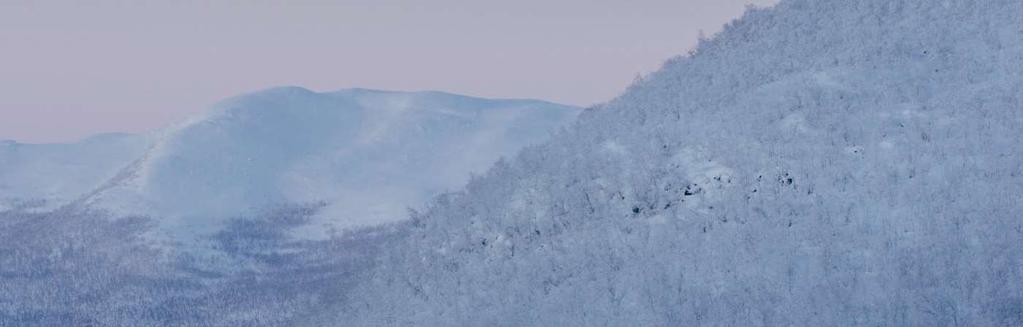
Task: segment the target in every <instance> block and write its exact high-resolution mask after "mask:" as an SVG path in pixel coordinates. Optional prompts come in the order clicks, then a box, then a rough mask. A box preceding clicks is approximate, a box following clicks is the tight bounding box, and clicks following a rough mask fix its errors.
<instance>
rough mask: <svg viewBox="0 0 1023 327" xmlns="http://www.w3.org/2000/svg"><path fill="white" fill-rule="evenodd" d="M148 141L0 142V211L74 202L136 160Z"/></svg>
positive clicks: (110, 137) (112, 137) (121, 137)
mask: <svg viewBox="0 0 1023 327" xmlns="http://www.w3.org/2000/svg"><path fill="white" fill-rule="evenodd" d="M149 143H150V141H149V138H148V137H146V136H140V135H132V134H103V135H97V136H94V137H90V138H87V139H85V140H82V141H80V142H77V143H69V144H22V143H18V142H14V141H3V142H0V211H3V210H6V209H10V208H14V207H22V208H35V209H38V210H49V209H53V208H54V207H57V206H60V205H63V204H66V203H68V202H70V201H72V200H75V199H76V198H78V197H79V196H81V195H82V194H84V193H87V192H89V191H91V190H93V189H95V188H96V186H97V185H100V184H102V183H104V182H105V181H107V180H108V179H110V178H112V177H113V176H115V175H116V174H117V172H118V171H120V170H121V168H123V167H124V166H126V165H128V164H129V163H131V162H132V161H134V160H135V159H138V158H139V156H141V155H142V154H143V153H144V152H145V150H146V149H147V148H148V146H149Z"/></svg>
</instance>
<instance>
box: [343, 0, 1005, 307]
mask: <svg viewBox="0 0 1023 327" xmlns="http://www.w3.org/2000/svg"><path fill="white" fill-rule="evenodd" d="M1021 17H1023V3H1020V2H1019V1H1015V0H983V1H975V0H970V1H967V0H949V1H930V0H896V1H891V0H866V1H841V0H787V1H782V2H781V3H780V4H779V5H777V6H776V7H773V8H768V9H753V10H751V11H749V12H747V13H746V15H745V16H744V17H743V18H741V19H739V20H736V21H734V22H732V23H730V24H729V25H728V26H726V28H725V29H724V31H723V32H721V33H720V34H719V35H717V36H715V37H713V38H710V39H707V40H705V41H704V42H701V44H700V46H699V48H698V49H696V50H695V51H693V52H692V53H691V54H690V55H688V56H685V57H679V58H675V59H672V60H670V61H669V62H667V63H666V64H665V65H664V67H663V68H662V69H661V70H660V71H658V72H655V73H653V74H651V75H650V76H647V77H645V78H643V79H641V80H639V81H637V83H636V84H635V85H633V86H632V87H630V89H629V90H628V91H627V92H626V93H625V94H623V95H622V96H620V97H619V98H617V99H615V100H613V101H611V102H609V103H607V104H605V105H602V106H598V107H596V108H593V109H590V110H588V111H587V112H586V113H584V114H583V115H582V117H581V119H580V121H579V122H578V123H577V124H576V125H575V126H574V127H572V128H570V129H568V130H566V131H564V132H562V133H561V134H560V135H558V136H556V137H555V138H554V140H553V141H551V142H550V143H548V144H545V145H542V146H538V147H533V148H529V149H526V150H525V151H523V152H522V153H520V154H519V155H518V156H516V157H515V158H513V159H509V160H506V161H503V162H502V163H499V164H498V165H497V166H496V167H494V168H493V169H492V170H491V171H490V172H489V173H487V174H486V175H485V176H482V177H480V178H477V179H475V180H473V181H472V182H471V183H470V184H469V185H468V187H467V188H466V189H465V190H463V191H461V192H458V193H455V194H451V195H449V196H446V197H442V198H440V199H438V200H437V201H436V202H435V204H434V205H433V206H432V208H431V209H430V210H428V211H427V212H425V213H423V214H421V215H420V216H418V217H414V218H413V222H414V224H412V226H413V227H412V228H411V230H410V231H409V235H408V237H407V238H406V239H405V241H404V243H403V244H401V245H400V246H398V247H397V248H395V249H394V250H393V251H389V252H387V253H386V256H385V257H383V258H382V259H381V264H380V265H379V266H378V267H377V268H376V269H375V273H374V275H373V276H374V277H373V279H372V280H371V281H368V282H366V283H363V284H361V285H360V286H359V288H357V290H356V291H357V292H358V294H357V295H356V296H354V298H355V299H356V301H355V302H351V303H349V304H348V306H346V307H344V308H339V309H338V315H337V317H335V318H334V320H331V321H330V322H333V323H338V324H354V325H467V326H476V325H480V326H482V325H502V326H521V325H560V326H566V325H580V326H594V325H617V326H625V325H629V326H631V325H654V326H673V325H714V326H789V325H806V326H849V325H866V326H877V325H900V326H905V325H920V326H945V325H947V326H954V325H982V326H1012V325H1020V324H1023V309H1021V308H1023V252H1021V251H1019V250H1020V249H1021V244H1023V220H1021V219H1020V212H1023V207H1021V205H1023V146H1021V145H1020V143H1019V142H1018V140H1020V139H1023V133H1021V131H1023V101H1021V100H1023V99H1021V95H1023V78H1021V77H1023V70H1021V69H1020V67H1023V19H1020V18H1021ZM324 323H327V321H324Z"/></svg>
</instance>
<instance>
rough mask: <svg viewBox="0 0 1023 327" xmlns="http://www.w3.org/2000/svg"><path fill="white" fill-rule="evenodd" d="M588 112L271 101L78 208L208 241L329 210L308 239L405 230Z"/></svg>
mask: <svg viewBox="0 0 1023 327" xmlns="http://www.w3.org/2000/svg"><path fill="white" fill-rule="evenodd" d="M579 111H580V110H579V109H577V108H574V107H569V106H562V105H556V104H552V103H547V102H542V101H532V100H488V99H480V98H472V97H465V96H458V95H453V94H447V93H440V92H415V93H402V92H385V91H372V90H363V89H350V90H343V91H338V92H332V93H316V92H312V91H309V90H306V89H302V88H297V87H286V88H275V89H269V90H265V91H261V92H256V93H252V94H247V95H242V96H239V97H236V98H233V99H229V100H225V101H223V102H222V103H220V104H217V105H216V106H215V107H214V108H213V109H212V110H210V111H209V112H208V113H206V114H205V115H201V116H198V117H195V118H194V119H192V120H189V121H187V122H185V123H182V124H179V125H178V126H174V127H172V128H169V129H167V130H165V131H161V132H159V133H157V134H158V136H156V137H155V139H156V140H155V141H154V142H153V145H152V146H151V147H150V148H149V149H148V150H147V151H146V152H145V153H144V154H142V155H141V156H139V157H138V160H136V161H134V162H132V163H131V164H129V165H126V168H124V169H123V170H122V171H120V172H119V173H118V174H117V175H116V176H115V177H112V178H111V179H110V180H108V181H106V182H105V183H103V184H96V189H95V190H93V191H91V192H89V193H88V194H86V195H84V196H83V197H82V198H81V199H79V200H78V203H79V204H82V205H85V206H88V207H92V208H101V209H105V210H109V211H112V212H114V213H116V214H117V215H140V214H141V215H148V216H152V217H156V218H158V219H159V221H161V224H162V225H163V227H166V228H167V229H170V230H173V231H175V232H186V233H189V234H194V233H199V234H202V233H205V232H212V231H213V230H216V229H217V228H219V227H222V223H223V221H224V220H225V219H228V218H234V217H237V216H244V215H248V214H252V213H254V212H257V211H260V210H264V209H267V208H273V207H275V206H278V205H286V204H306V203H312V202H323V203H326V204H327V207H326V208H325V209H324V210H322V211H321V216H320V217H318V220H317V221H316V222H315V223H313V224H312V225H310V226H307V228H306V229H305V230H303V231H301V232H303V233H308V234H309V235H311V236H313V237H320V236H323V235H324V233H325V232H326V231H329V230H330V229H331V228H345V227H351V226H362V225H370V224H377V223H385V222H392V221H395V220H399V219H403V218H405V217H406V216H407V209H408V208H415V207H419V206H420V205H422V204H424V203H425V202H427V200H428V199H429V198H430V197H432V196H434V195H437V194H440V193H442V192H444V191H447V190H455V189H457V188H459V187H461V186H462V185H463V184H464V183H465V182H466V181H468V179H469V177H470V174H471V173H480V172H483V171H485V169H486V168H487V167H489V166H490V165H492V164H493V163H494V162H495V161H496V160H497V159H498V158H499V157H500V156H502V155H510V154H513V153H514V152H515V151H517V150H518V149H520V148H522V147H524V146H527V145H530V144H535V143H538V142H540V141H543V140H546V139H547V138H548V137H549V136H550V135H551V133H552V132H553V131H554V130H556V129H557V128H559V127H561V126H564V125H566V124H568V123H569V122H571V121H573V120H574V119H575V117H576V115H577V114H578V113H579Z"/></svg>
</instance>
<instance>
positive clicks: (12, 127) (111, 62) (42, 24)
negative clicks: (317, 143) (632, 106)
mask: <svg viewBox="0 0 1023 327" xmlns="http://www.w3.org/2000/svg"><path fill="white" fill-rule="evenodd" d="M88 2H89V3H88V4H86V3H84V2H80V1H72V0H66V1H53V0H50V1H47V0H24V1H22V0H6V1H0V140H3V139H14V140H19V141H23V142H65V141H73V140H76V139H79V138H82V137H84V136H87V135H90V134H94V133H100V132H113V131H120V132H140V131H145V130H150V129H154V128H158V127H160V126H164V125H166V124H169V123H173V122H175V121H178V120H181V119H184V118H185V117H187V116H188V115H190V114H194V113H196V112H199V111H202V110H204V109H205V108H207V107H208V106H209V105H210V104H212V103H213V102H215V101H217V100H219V99H222V98H225V97H229V96H232V95H236V94H238V93H243V92H248V91H253V90H259V89H263V88H268V87H273V86H282V85H297V86H303V87H307V88H310V89H313V90H317V91H330V90H336V89H342V88H350V87H364V88H377V89H388V90H440V91H448V92H453V93H460V94H467V95H474V96H482V97H498V98H537V99H544V100H549V101H554V102H560V103H565V104H574V105H583V106H585V105H590V104H594V103H599V102H603V101H606V100H609V99H611V98H612V97H614V96H615V95H617V94H618V93H620V92H621V91H622V90H624V88H625V87H626V86H627V85H628V84H629V83H630V82H631V81H632V80H633V78H634V77H635V76H636V74H639V73H648V72H651V71H653V70H655V69H657V68H658V67H659V66H660V64H661V62H663V61H664V60H665V59H667V58H669V57H671V56H674V55H677V54H681V53H684V52H685V51H686V50H687V49H689V48H691V47H692V46H693V45H694V44H695V42H696V39H697V36H698V35H699V32H700V31H701V30H703V31H704V32H705V33H706V34H708V35H710V34H712V33H714V32H716V31H718V30H719V28H720V27H721V25H722V24H724V23H726V22H727V21H729V20H731V19H733V18H735V17H738V15H740V14H741V13H742V11H743V7H744V5H746V4H747V3H754V4H757V5H770V4H773V3H775V2H776V0H675V1H660V0H643V1H621V0H614V1H602V0H517V1H481V0H433V1H412V0H408V1H391V0H376V1H369V0H367V1H333V2H328V1H316V2H310V1H287V2H285V1H269V0H264V1H233V0H228V1H198V0H184V1H152V0H142V1H113V0H106V1H103V0H98V1H88Z"/></svg>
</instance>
